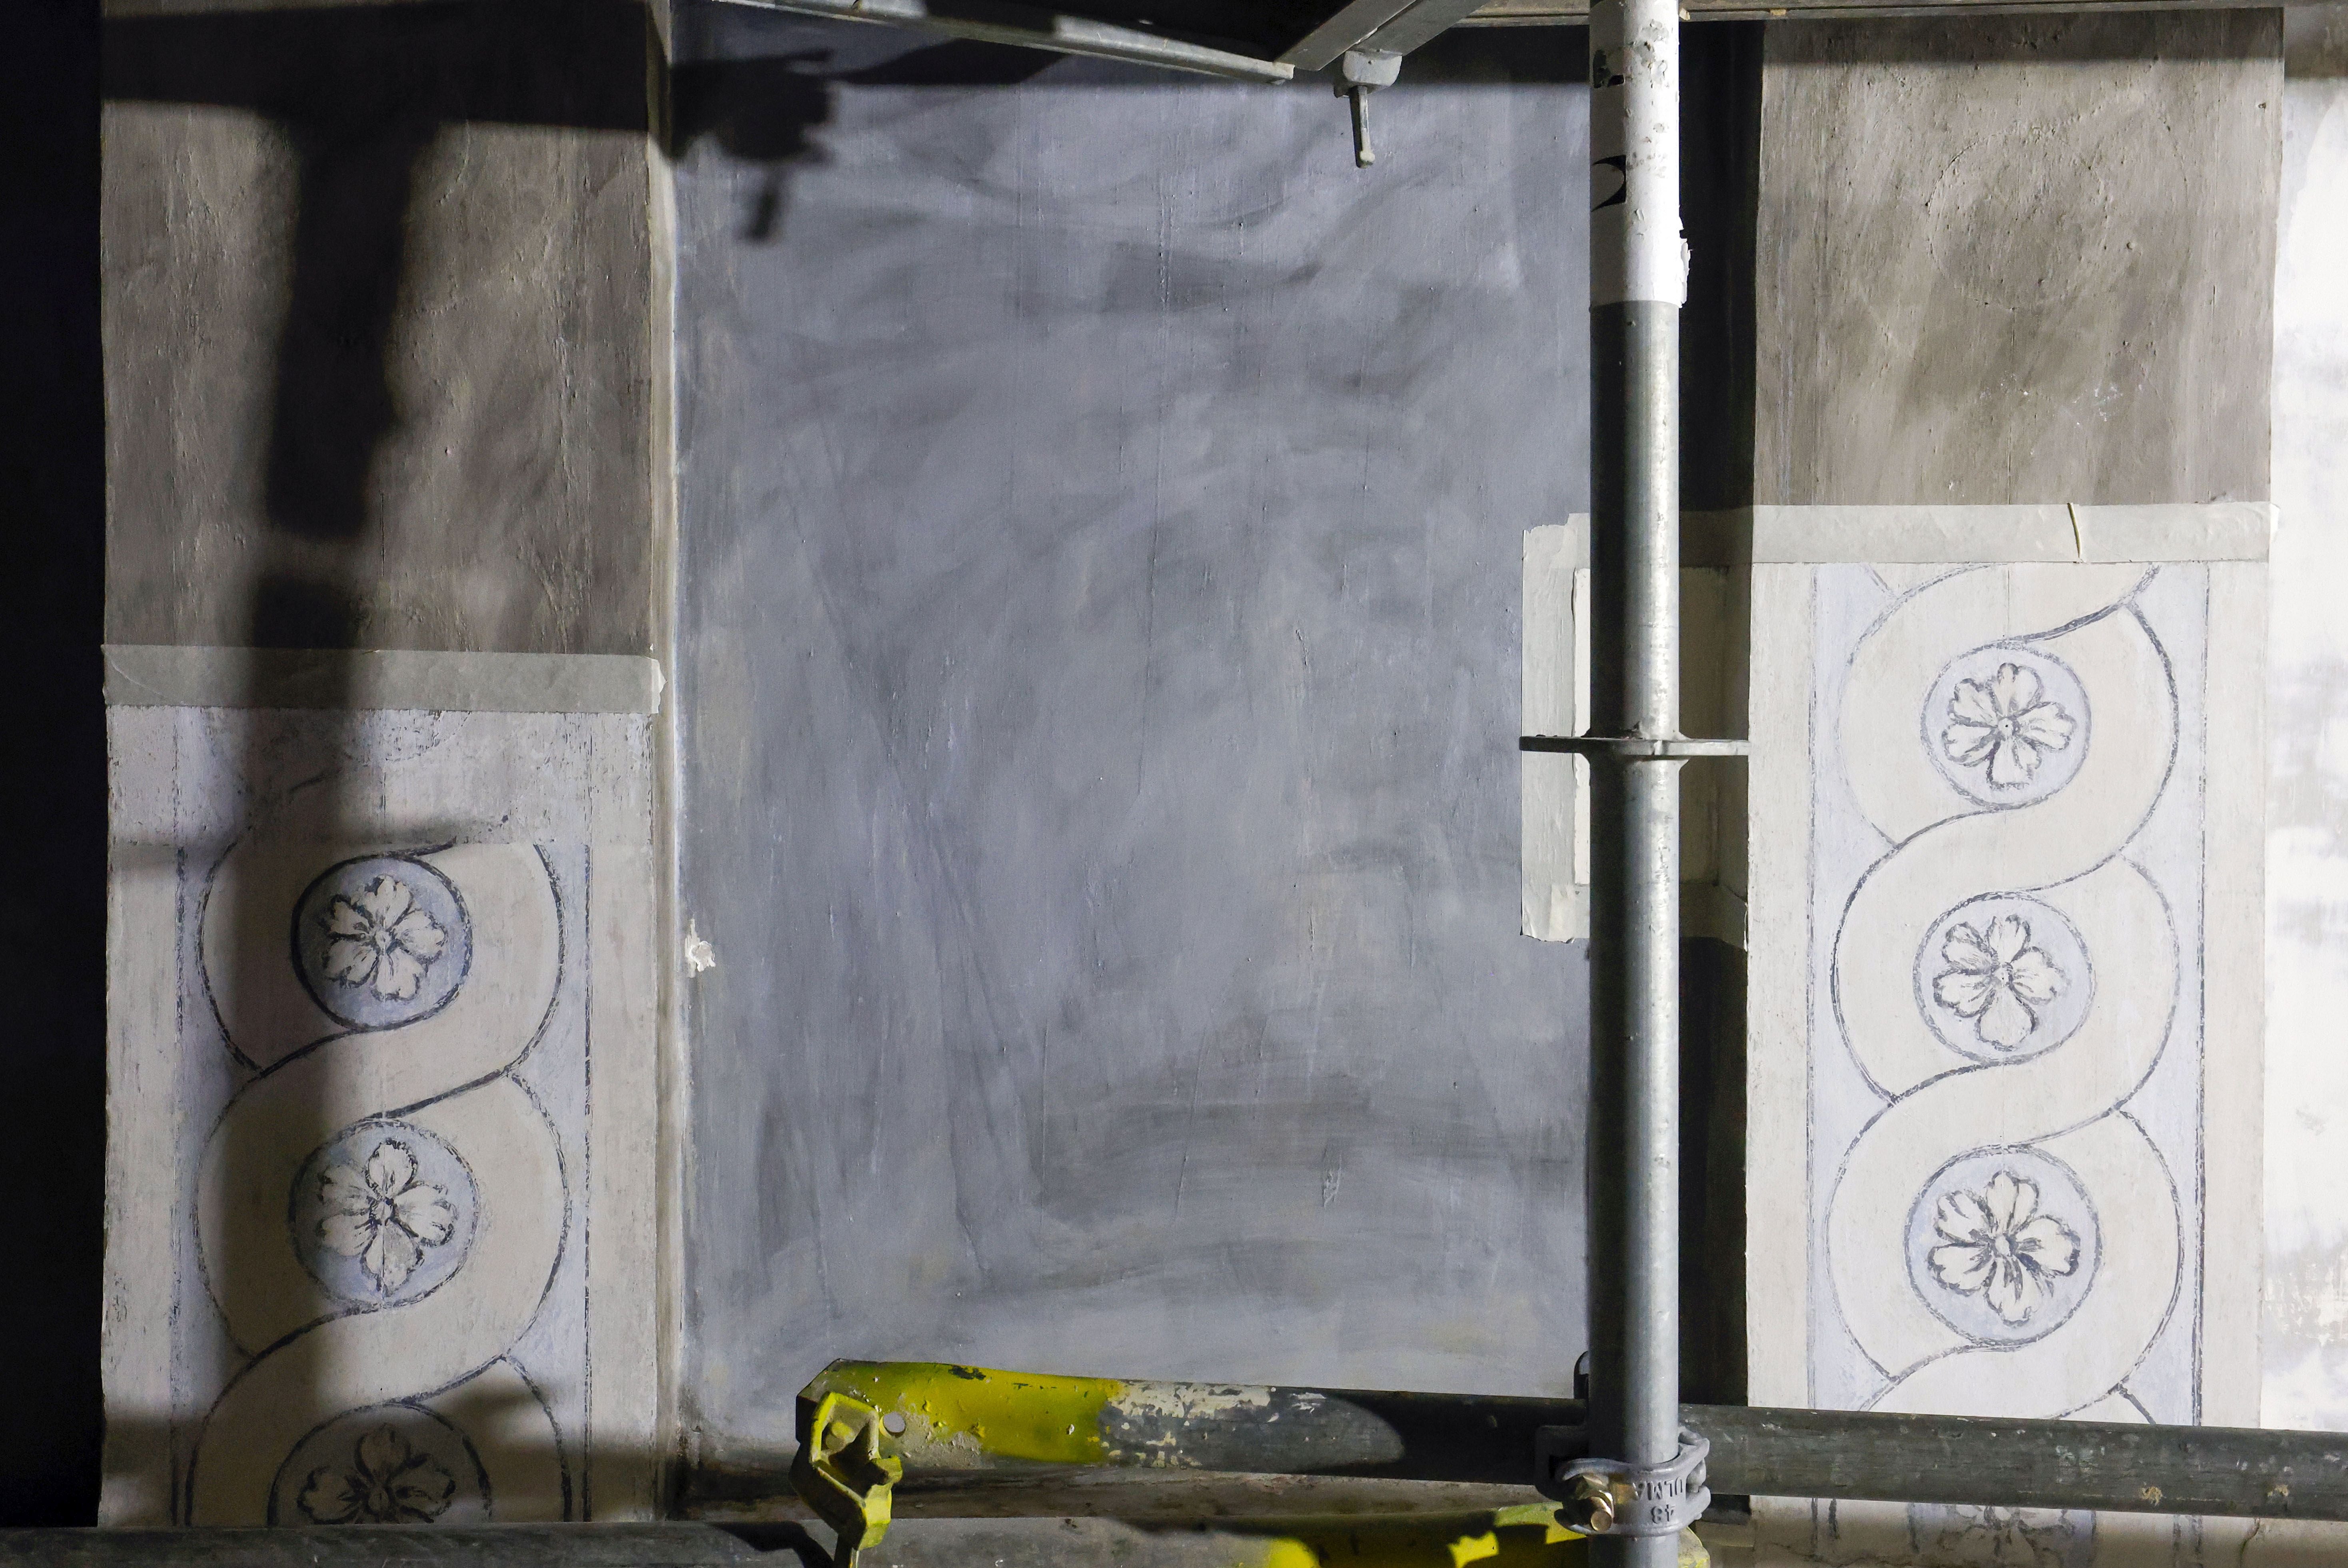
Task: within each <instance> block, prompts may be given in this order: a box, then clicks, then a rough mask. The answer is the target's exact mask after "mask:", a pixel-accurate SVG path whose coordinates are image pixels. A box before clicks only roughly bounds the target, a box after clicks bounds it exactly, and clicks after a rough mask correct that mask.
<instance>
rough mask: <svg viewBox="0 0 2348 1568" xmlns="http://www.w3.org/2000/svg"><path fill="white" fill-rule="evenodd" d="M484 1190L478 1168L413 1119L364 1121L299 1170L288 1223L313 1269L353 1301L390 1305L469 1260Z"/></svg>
mask: <svg viewBox="0 0 2348 1568" xmlns="http://www.w3.org/2000/svg"><path fill="white" fill-rule="evenodd" d="M478 1211H479V1193H478V1191H477V1190H476V1188H475V1186H474V1184H473V1173H472V1172H471V1171H470V1170H469V1169H468V1168H467V1167H466V1164H465V1162H464V1161H463V1160H462V1159H461V1158H459V1157H458V1153H457V1151H456V1150H454V1149H452V1148H450V1147H449V1146H448V1144H447V1143H443V1142H442V1141H441V1140H440V1139H439V1138H438V1137H436V1136H434V1135H433V1134H432V1133H430V1132H426V1131H425V1130H424V1129H423V1128H421V1127H418V1126H417V1125H416V1124H415V1123H413V1122H397V1121H390V1120H384V1121H375V1122H360V1123H358V1124H357V1125H356V1126H355V1127H348V1128H345V1129H344V1130H343V1131H342V1132H339V1133H337V1134H335V1137H334V1138H333V1139H331V1140H330V1141H328V1142H327V1143H324V1144H323V1145H321V1146H320V1147H319V1148H318V1150H317V1151H316V1152H315V1153H312V1154H311V1156H310V1157H309V1158H308V1159H307V1160H305V1161H304V1162H303V1163H302V1170H301V1173H299V1174H298V1175H296V1176H295V1177H294V1178H293V1195H292V1201H291V1203H290V1204H288V1205H287V1211H286V1224H287V1225H288V1226H289V1227H290V1228H291V1230H292V1233H293V1251H294V1254H295V1255H297V1256H299V1257H300V1258H301V1260H302V1266H303V1267H304V1268H306V1269H308V1270H309V1271H310V1274H311V1276H312V1277H314V1278H315V1279H316V1280H317V1282H318V1283H319V1284H321V1285H323V1286H325V1287H326V1288H327V1289H328V1290H330V1291H332V1292H333V1293H334V1294H335V1295H336V1296H340V1297H342V1298H343V1299H344V1300H345V1301H351V1302H355V1303H358V1304H360V1305H362V1306H366V1307H388V1306H393V1305H396V1304H397V1303H399V1302H403V1301H414V1300H416V1299H417V1297H419V1296H425V1295H427V1294H429V1293H430V1292H431V1291H432V1290H434V1289H435V1288H437V1287H438V1286H439V1285H440V1283H441V1282H442V1281H443V1280H445V1279H447V1278H448V1276H450V1275H452V1274H454V1273H456V1272H457V1270H458V1267H460V1266H462V1265H463V1263H464V1261H465V1255H466V1252H467V1250H468V1249H469V1247H470V1246H471V1245H472V1242H473V1223H474V1219H475V1216H476V1214H477V1213H478Z"/></svg>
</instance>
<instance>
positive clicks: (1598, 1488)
mask: <svg viewBox="0 0 2348 1568" xmlns="http://www.w3.org/2000/svg"><path fill="white" fill-rule="evenodd" d="M1562 1512H1563V1513H1564V1516H1565V1522H1566V1524H1567V1526H1568V1528H1570V1529H1573V1530H1579V1531H1581V1532H1582V1533H1583V1534H1584V1535H1603V1534H1605V1533H1606V1532H1608V1531H1610V1530H1612V1529H1613V1528H1614V1491H1613V1488H1612V1487H1610V1486H1608V1485H1607V1484H1606V1479H1605V1477H1603V1476H1596V1475H1578V1476H1575V1477H1574V1478H1573V1486H1572V1489H1571V1491H1570V1493H1569V1494H1568V1496H1567V1498H1566V1500H1565V1507H1564V1509H1563V1511H1562Z"/></svg>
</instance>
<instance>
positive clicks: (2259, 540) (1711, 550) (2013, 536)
mask: <svg viewBox="0 0 2348 1568" xmlns="http://www.w3.org/2000/svg"><path fill="white" fill-rule="evenodd" d="M2276 521H2277V516H2276V512H2275V508H2274V507H2273V506H2272V505H2271V503H2269V502H2265V501H2213V502H2209V503H2207V504H2192V503H2187V504H2180V505H2164V506H2141V507H2083V506H2077V505H2074V504H2068V503H2065V502H2060V501H2056V502H2052V503H2048V504H2044V505H2039V506H2019V507H1737V508H1736V509H1735V510H1733V511H1725V512H1687V513H1684V514H1682V518H1681V524H1680V533H1681V548H1682V551H1683V559H1684V561H1685V563H1686V564H1687V565H1689V566H1744V565H1746V564H1748V563H1753V564H1770V565H1783V566H1826V565H1831V564H1834V563H1837V562H1854V563H1860V564H1877V565H1923V564H1930V563H1943V562H1945V563H1947V564H1950V565H1978V564H1992V563H1995V564H2003V563H2005V562H2008V561H2085V562H2094V563H2097V564H2103V565H2116V564H2120V563H2124V562H2133V561H2144V562H2158V561H2220V560H2245V561H2262V560H2264V559H2267V545H2268V541H2269V540H2270V539H2271V538H2272V537H2273V534H2274V529H2275V526H2276Z"/></svg>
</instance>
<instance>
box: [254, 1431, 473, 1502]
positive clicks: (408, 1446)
mask: <svg viewBox="0 0 2348 1568" xmlns="http://www.w3.org/2000/svg"><path fill="white" fill-rule="evenodd" d="M489 1519H490V1511H489V1476H488V1474H487V1472H486V1471H484V1470H483V1469H482V1466H481V1460H480V1456H479V1454H478V1453H476V1452H475V1451H474V1448H473V1444H472V1441H471V1440H470V1439H469V1438H467V1437H466V1436H465V1434H464V1433H463V1432H462V1431H460V1430H458V1428H457V1427H456V1425H455V1424H454V1423H452V1422H451V1421H449V1420H448V1419H447V1418H446V1417H444V1416H441V1415H439V1414H438V1413H437V1412H435V1411H432V1410H427V1409H424V1408H423V1407H421V1406H418V1405H406V1404H396V1405H375V1406H371V1407H369V1408H368V1409H362V1410H353V1411H351V1412H349V1413H348V1414H346V1415H342V1416H337V1417H336V1418H335V1419H333V1420H331V1421H328V1422H326V1423H325V1424H324V1426H322V1427H319V1428H318V1429H317V1430H314V1431H313V1432H311V1433H310V1435H309V1436H307V1437H305V1438H304V1439H303V1440H301V1441H300V1442H299V1443H297V1444H295V1445H294V1448H293V1452H292V1453H291V1454H289V1455H288V1456H286V1460H285V1462H284V1463H283V1465H281V1466H280V1467H279V1468H278V1471H277V1482H276V1485H275V1486H274V1487H273V1488H272V1489H271V1491H270V1498H269V1522H270V1523H272V1524H483V1523H487V1522H489Z"/></svg>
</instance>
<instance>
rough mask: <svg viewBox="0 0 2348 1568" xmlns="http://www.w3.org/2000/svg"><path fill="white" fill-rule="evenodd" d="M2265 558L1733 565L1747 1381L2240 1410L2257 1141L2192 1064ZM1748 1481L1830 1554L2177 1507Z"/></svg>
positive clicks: (2105, 1405)
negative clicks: (1741, 712)
mask: <svg viewBox="0 0 2348 1568" xmlns="http://www.w3.org/2000/svg"><path fill="white" fill-rule="evenodd" d="M2262 592H2263V580H2262V570H2261V569H2255V568H2245V567H2244V566H2242V565H2240V564H2239V563H2214V564H2213V563H2197V562H2176V563H2170V564H2165V565H2144V564H2039V563H2032V564H1979V565H1960V566H1947V565H1906V566H1896V567H1895V566H1884V565H1874V566H1870V565H1860V564H1822V565H1806V566H1799V567H1780V568H1775V569H1766V570H1764V571H1763V572H1762V573H1761V574H1759V577H1758V579H1757V580H1756V615H1758V616H1762V617H1766V618H1768V619H1770V620H1776V621H1778V622H1780V623H1781V624H1780V625H1778V626H1776V627H1774V628H1765V629H1759V630H1757V632H1756V673H1755V681H1754V688H1755V691H1756V713H1755V732H1754V733H1755V734H1756V737H1758V738H1759V742H1760V745H1761V746H1762V747H1763V748H1764V749H1765V754H1762V755H1758V756H1756V818H1755V822H1754V825H1753V832H1754V835H1755V839H1756V886H1759V885H1760V884H1761V882H1762V875H1761V873H1762V866H1761V865H1760V864H1758V862H1761V861H1763V860H1766V862H1767V870H1768V873H1769V875H1768V891H1767V898H1768V900H1769V903H1770V905H1771V909H1770V914H1771V915H1772V918H1767V919H1765V918H1763V917H1762V911H1761V910H1759V909H1757V908H1756V922H1755V928H1756V943H1755V948H1754V966H1753V971H1754V974H1755V976H1756V1005H1755V1008H1754V1011H1753V1029H1754V1041H1753V1051H1754V1056H1755V1079H1754V1090H1755V1093H1754V1121H1753V1144H1752V1184H1753V1190H1754V1196H1755V1203H1754V1225H1755V1235H1754V1243H1753V1245H1754V1248H1755V1251H1756V1258H1757V1257H1759V1256H1760V1255H1763V1254H1764V1253H1765V1252H1766V1254H1768V1255H1769V1256H1768V1260H1767V1261H1765V1262H1761V1263H1760V1265H1759V1266H1758V1267H1757V1268H1756V1281H1755V1289H1754V1294H1753V1297H1752V1299H1753V1302H1754V1307H1753V1313H1754V1318H1753V1325H1752V1327H1753V1338H1754V1365H1755V1387H1754V1390H1753V1398H1754V1399H1755V1402H1756V1403H1771V1404H1790V1405H1803V1406H1810V1407H1815V1408H1824V1409H1875V1410H1887V1411H1907V1412H1919V1413H1936V1414H1949V1415H1970V1416H1993V1415H1994V1416H2022V1417H2045V1418H2061V1417H2068V1418H2076V1419H2091V1420H2103V1421H2156V1422H2160V1423H2164V1424H2191V1423H2200V1422H2209V1423H2217V1424H2228V1425H2234V1424H2243V1425H2247V1424H2254V1423H2255V1420H2256V1394H2255V1389H2254V1387H2251V1388H2246V1387H2245V1386H2244V1385H2245V1383H2246V1381H2247V1380H2246V1379H2245V1378H2241V1377H2240V1376H2239V1375H2238V1374H2239V1373H2240V1369H2241V1365H2242V1364H2243V1358H2242V1355H2241V1353H2240V1347H2241V1346H2243V1345H2245V1344H2250V1345H2254V1344H2255V1337H2256V1319H2255V1302H2256V1289H2255V1285H2254V1283H2253V1284H2252V1285H2251V1286H2250V1287H2249V1288H2248V1289H2245V1288H2243V1287H2242V1286H2241V1284H2240V1280H2241V1277H2242V1276H2244V1275H2245V1274H2247V1275H2248V1276H2249V1277H2250V1279H2251V1280H2252V1281H2254V1280H2255V1277H2256V1251H2255V1238H2256V1236H2257V1234H2258V1226H2259V1215H2258V1210H2257V1202H2256V1200H2257V1190H2258V1188H2257V1182H2256V1178H2255V1173H2256V1170H2257V1164H2258V1158H2259V1153H2258V1140H2257V1137H2256V1126H2255V1121H2254V1119H2249V1120H2247V1124H2245V1122H2246V1119H2245V1118H2244V1117H2243V1116H2241V1115H2240V1114H2238V1113H2237V1112H2239V1111H2240V1108H2241V1107H2240V1102H2239V1100H2238V1097H2236V1096H2233V1095H2232V1094H2231V1093H2230V1092H2229V1091H2223V1090H2220V1091H2219V1092H2218V1093H2217V1094H2216V1095H2215V1097H2214V1098H2213V1094H2212V1086H2213V1084H2222V1083H2224V1082H2226V1081H2228V1080H2229V1078H2230V1076H2238V1075H2239V1073H2240V1071H2250V1070H2254V1068H2255V1063H2256V1061H2257V1054H2256V1052H2257V1035H2256V1032H2255V1020H2256V1008H2255V1001H2254V999H2255V977H2254V973H2253V977H2252V979H2251V981H2250V984H2251V988H2252V989H2251V990H2250V996H2251V997H2252V999H2253V1001H2252V1004H2251V1005H2250V1008H2249V1009H2248V1012H2249V1018H2250V1028H2249V1029H2248V1030H2245V1029H2244V1028H2243V1019H2242V1016H2241V1013H2242V1009H2239V1008H2237V1007H2236V1006H2235V1005H2234V999H2236V998H2237V997H2238V996H2239V995H2240V989H2241V987H2242V985H2243V976H2242V975H2241V973H2240V971H2241V969H2242V968H2244V967H2245V964H2244V961H2243V960H2244V958H2245V956H2246V955H2247V958H2248V959H2249V963H2248V965H2247V967H2248V968H2250V969H2251V970H2252V971H2255V969H2256V967H2257V966H2256V956H2257V951H2258V945H2257V940H2256V930H2257V927H2256V924H2255V921H2256V915H2255V904H2245V903H2244V901H2243V900H2242V899H2240V897H2237V896H2236V895H2237V893H2238V892H2239V886H2238V884H2239V883H2240V875H2239V870H2238V868H2237V867H2236V866H2234V865H2233V864H2232V861H2231V860H2230V858H2229V856H2230V853H2231V851H2232V849H2234V848H2238V847H2240V844H2239V843H2238V840H2240V827H2241V825H2242V823H2243V821H2244V814H2245V809H2246V808H2245V804H2244V802H2245V800H2247V801H2248V802H2249V803H2250V805H2249V806H2248V811H2249V813H2250V820H2251V821H2252V822H2254V821H2255V801H2256V799H2257V787H2256V776H2257V768H2258V761H2257V757H2258V751H2257V747H2256V745H2255V744H2254V743H2251V744H2243V743H2242V737H2243V736H2244V735H2245V734H2249V735H2253V736H2254V735H2255V733H2256V727H2257V706H2258V705H2257V702H2256V700H2255V693H2256V690H2257V686H2256V671H2257V666H2256V662H2255V639H2254V638H2252V639H2247V640H2246V639H2242V638H2239V637H2235V636H2232V635H2230V629H2231V628H2233V627H2236V626H2239V625H2240V624H2243V623H2244V622H2245V621H2246V620H2247V621H2248V622H2249V623H2250V624H2251V625H2253V626H2255V624H2256V623H2257V620H2258V618H2259V616H2260V613H2261V611H2262V603H2261V599H2262ZM2246 655H2247V656H2246ZM2246 709H2247V715H2246V712H2245V710H2246ZM2246 783H2247V789H2246V787H2245V786H2246ZM1765 842H1766V845H1767V846H1768V847H1767V850H1766V853H1764V852H1763V851H1762V850H1761V848H1760V846H1761V845H1763V844H1764V843H1765ZM2242 842H2250V843H2254V842H2255V840H2254V839H2250V840H2247V841H2242ZM2252 879H2253V880H2255V878H2254V877H2253V878H2252ZM1760 897H1761V896H1760V895H1759V894H1757V893H1756V903H1758V902H1759V901H1760ZM1776 917H1783V918H1776ZM2246 944H2247V945H2246ZM2246 1062H2247V1066H2246V1065H2245V1064H2246ZM2245 1238H2250V1239H2249V1246H2248V1249H2247V1250H2248V1253H2249V1256H2248V1260H2247V1264H2246V1263H2245V1259H2244V1256H2243V1254H2244V1251H2245ZM1789 1247H1790V1248H1793V1249H1796V1251H1797V1259H1795V1260H1788V1259H1787V1257H1786V1256H1785V1251H1786V1249H1787V1248H1789ZM1772 1276H1776V1277H1777V1278H1779V1279H1782V1280H1783V1281H1784V1283H1785V1284H1787V1286H1793V1287H1794V1288H1791V1289H1787V1290H1784V1291H1775V1290H1772V1289H1769V1288H1767V1284H1768V1281H1769V1280H1770V1279H1771V1277H1772ZM2250 1364H2254V1361H2253V1362H2252V1363H2250ZM1762 1512H1763V1514H1764V1516H1765V1520H1766V1522H1770V1523H1771V1524H1773V1525H1774V1527H1775V1528H1776V1530H1778V1531H1779V1532H1781V1536H1782V1538H1783V1543H1785V1544H1789V1545H1799V1546H1804V1547H1807V1549H1809V1550H1812V1551H1815V1552H1817V1553H1820V1554H1821V1555H1822V1556H1824V1557H1826V1558H1828V1560H1859V1559H1860V1558H1864V1559H1866V1560H1869V1561H1893V1562H1952V1563H1970V1562H1973V1561H1977V1560H1978V1561H1982V1562H2003V1561H2008V1560H2012V1561H2017V1562H2020V1561H2028V1562H2034V1563H2073V1562H2077V1563H2085V1562H2088V1561H2091V1560H2092V1561H2120V1560H2123V1559H2126V1560H2129V1561H2136V1560H2139V1554H2140V1553H2152V1555H2151V1556H2150V1557H2148V1558H2143V1559H2142V1560H2146V1561H2172V1560H2175V1561H2191V1560H2196V1558H2197V1557H2198V1556H2199V1553H2200V1550H2201V1541H2202V1532H2201V1527H2200V1526H2199V1523H2198V1522H2189V1521H2188V1522H2154V1521H2137V1522H2127V1521H2119V1520H2103V1521H2099V1520H2097V1519H2096V1517H2094V1516H2092V1515H2088V1514H2083V1513H2081V1514H2074V1513H2061V1514H2057V1513H2046V1514H2044V1515H2040V1514H2013V1513H2011V1512H1997V1511H1982V1510H1964V1509H1945V1508H1934V1507H1921V1506H1920V1507H1914V1508H1901V1507H1899V1506H1896V1505H1865V1506H1860V1507H1851V1506H1846V1507H1844V1508H1841V1509H1834V1508H1830V1507H1828V1506H1825V1505H1811V1504H1807V1503H1803V1504H1790V1503H1789V1504H1780V1505H1776V1507H1775V1509H1774V1510H1773V1509H1771V1508H1766V1507H1765V1509H1764V1510H1763V1511H1762ZM2123 1543H2125V1544H2123ZM1982 1553H1988V1555H1982ZM1998 1553H2006V1555H2004V1556H2001V1555H1998ZM2013 1553H2022V1555H2020V1556H2014V1555H2013ZM2180 1554H2181V1555H2180Z"/></svg>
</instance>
